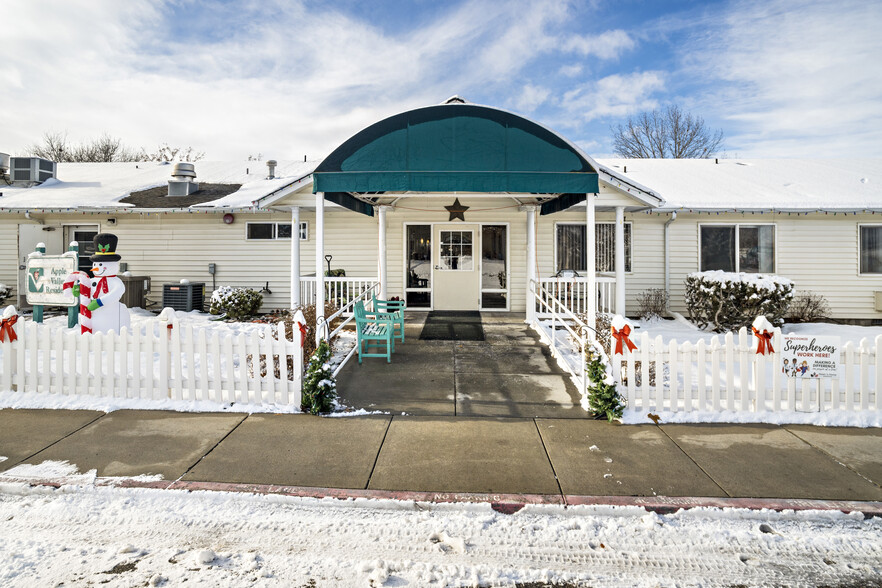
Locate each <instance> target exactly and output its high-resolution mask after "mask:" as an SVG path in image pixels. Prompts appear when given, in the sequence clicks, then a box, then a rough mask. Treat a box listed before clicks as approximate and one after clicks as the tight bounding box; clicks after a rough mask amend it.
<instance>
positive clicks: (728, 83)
mask: <svg viewBox="0 0 882 588" xmlns="http://www.w3.org/2000/svg"><path fill="white" fill-rule="evenodd" d="M704 27H706V28H704ZM880 30H882V4H880V3H878V2H865V1H862V0H843V1H840V2H836V3H832V4H831V3H827V2H816V1H800V2H794V1H793V0H773V1H767V0H746V1H741V2H736V3H734V4H733V5H731V7H730V8H729V9H728V11H727V12H726V13H725V15H724V18H723V19H721V20H717V21H713V20H708V21H706V22H704V23H702V29H701V30H700V34H699V35H698V38H697V39H696V40H694V41H693V42H691V43H689V44H688V45H687V46H686V50H687V52H688V53H687V59H686V62H685V63H686V69H685V71H684V73H685V74H686V75H688V76H691V77H695V78H697V79H705V80H708V81H709V83H708V85H707V89H708V91H707V94H706V96H705V98H704V99H703V100H702V103H701V108H702V110H704V111H705V112H714V113H715V114H716V115H717V116H718V117H720V118H722V119H728V120H729V121H730V124H729V125H728V126H730V127H731V128H732V129H733V131H732V132H730V133H729V134H728V136H727V139H726V143H727V148H728V149H729V150H731V151H736V152H738V153H739V154H740V155H742V156H749V155H750V156H765V157H781V156H790V157H800V156H801V157H805V156H816V157H821V156H854V155H863V156H868V155H872V156H877V157H878V156H882V76H880V75H879V67H880V65H879V64H880V60H882V35H879V31H880Z"/></svg>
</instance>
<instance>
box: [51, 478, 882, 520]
mask: <svg viewBox="0 0 882 588" xmlns="http://www.w3.org/2000/svg"><path fill="white" fill-rule="evenodd" d="M46 485H55V484H51V483H49V484H46ZM96 485H100V486H109V485H113V486H117V487H120V488H155V489H164V490H185V491H188V492H194V491H208V492H243V493H250V494H265V495H266V494H275V495H280V496H294V497H301V498H337V499H339V500H351V499H356V498H362V499H369V500H401V501H405V502H427V503H439V504H443V503H464V504H490V507H491V508H492V509H493V510H495V511H497V512H500V513H503V514H514V513H516V512H518V511H519V510H521V509H522V508H524V507H525V506H526V505H528V504H538V505H551V504H554V505H559V506H564V507H566V506H637V507H641V508H644V509H645V510H647V511H650V512H655V513H657V514H671V513H674V512H677V511H678V510H681V509H682V510H689V509H693V508H741V509H747V510H772V511H776V512H781V511H785V510H789V511H807V510H821V511H840V512H843V513H850V512H860V513H862V514H863V515H864V518H882V502H864V501H857V500H816V499H805V498H717V497H702V496H698V497H694V496H651V497H647V496H574V495H559V494H503V493H499V494H493V493H478V492H417V491H406V490H405V491H399V490H362V489H346V488H312V487H306V486H277V485H268V484H239V483H230V482H189V481H180V480H179V481H175V482H172V483H171V484H169V483H168V482H137V481H134V480H128V481H122V482H118V481H108V482H107V483H103V482H102V481H101V480H100V479H99V480H97V481H96Z"/></svg>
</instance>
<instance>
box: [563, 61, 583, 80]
mask: <svg viewBox="0 0 882 588" xmlns="http://www.w3.org/2000/svg"><path fill="white" fill-rule="evenodd" d="M557 72H558V73H559V74H560V75H562V76H566V77H568V78H574V77H576V76H577V75H579V74H580V73H582V64H581V63H573V64H570V65H562V66H561V68H560V69H559V70H557Z"/></svg>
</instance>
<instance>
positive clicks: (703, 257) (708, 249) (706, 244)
mask: <svg viewBox="0 0 882 588" xmlns="http://www.w3.org/2000/svg"><path fill="white" fill-rule="evenodd" d="M698 234H699V269H700V270H701V271H703V272H706V271H711V270H722V271H724V272H746V273H753V274H756V273H774V272H775V225H747V224H731V225H718V224H712V225H710V224H708V225H698Z"/></svg>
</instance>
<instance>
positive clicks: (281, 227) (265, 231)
mask: <svg viewBox="0 0 882 588" xmlns="http://www.w3.org/2000/svg"><path fill="white" fill-rule="evenodd" d="M245 238H246V239H247V240H249V241H269V240H275V239H285V240H287V239H290V238H291V223H247V224H246V225H245ZM308 239H309V226H308V225H307V223H306V222H301V223H300V240H301V241H306V240H308Z"/></svg>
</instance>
